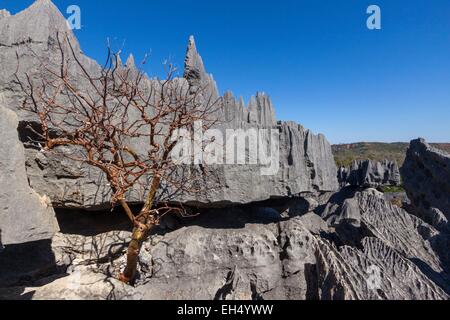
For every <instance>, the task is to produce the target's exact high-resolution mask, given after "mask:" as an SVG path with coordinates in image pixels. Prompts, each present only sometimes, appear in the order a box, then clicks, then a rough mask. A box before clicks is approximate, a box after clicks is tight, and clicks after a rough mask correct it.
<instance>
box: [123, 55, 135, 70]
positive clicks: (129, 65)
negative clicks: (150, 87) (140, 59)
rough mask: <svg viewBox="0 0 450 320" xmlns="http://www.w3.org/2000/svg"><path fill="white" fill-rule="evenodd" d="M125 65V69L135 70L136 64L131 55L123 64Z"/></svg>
mask: <svg viewBox="0 0 450 320" xmlns="http://www.w3.org/2000/svg"><path fill="white" fill-rule="evenodd" d="M125 65H126V66H127V68H130V69H134V68H136V62H135V61H134V56H133V54H132V53H131V54H130V55H129V56H128V59H127V61H126V62H125Z"/></svg>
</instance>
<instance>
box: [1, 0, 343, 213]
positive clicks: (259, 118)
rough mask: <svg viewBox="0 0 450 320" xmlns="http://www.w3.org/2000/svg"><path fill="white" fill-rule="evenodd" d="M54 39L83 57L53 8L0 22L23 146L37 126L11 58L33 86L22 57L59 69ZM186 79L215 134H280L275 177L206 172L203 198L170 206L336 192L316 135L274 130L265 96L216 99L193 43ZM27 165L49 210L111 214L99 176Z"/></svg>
mask: <svg viewBox="0 0 450 320" xmlns="http://www.w3.org/2000/svg"><path fill="white" fill-rule="evenodd" d="M57 32H59V33H60V34H62V33H63V32H67V34H68V37H69V39H70V41H71V43H73V46H74V48H75V51H76V52H78V51H79V52H81V49H80V46H79V44H78V42H77V40H76V38H75V36H74V35H73V33H72V32H71V31H70V30H68V29H67V26H66V21H65V19H64V17H63V16H62V15H61V13H60V12H59V11H58V9H57V8H56V7H55V6H54V5H53V3H52V2H51V1H36V2H35V3H34V4H33V5H32V6H31V7H30V8H28V9H26V10H24V11H22V12H20V13H18V14H16V15H12V16H8V17H5V18H2V19H1V20H0V44H2V45H3V46H2V50H1V51H0V67H1V68H2V73H1V75H0V91H3V92H5V100H6V101H7V105H8V107H9V108H11V109H12V110H14V111H16V112H17V113H18V115H19V119H20V123H21V125H20V129H19V131H20V135H21V137H22V138H24V139H26V137H27V135H28V134H29V132H28V131H27V127H28V125H33V124H34V123H35V122H36V119H33V118H32V117H31V116H30V115H29V114H27V113H24V112H22V111H21V110H19V108H18V106H19V103H20V97H21V92H20V89H19V88H18V86H17V84H15V82H14V78H13V74H14V72H15V70H16V68H17V59H16V51H17V52H18V54H19V58H20V70H27V71H28V72H29V73H32V74H33V75H34V77H37V78H38V77H39V70H38V69H37V67H36V66H35V65H37V63H36V61H34V60H33V58H32V57H30V55H29V54H27V50H29V49H28V47H31V48H32V49H33V51H35V52H36V53H37V54H39V55H42V57H43V59H48V60H49V61H50V60H52V59H53V61H58V59H59V55H60V54H59V52H58V44H57V39H56V34H57ZM80 59H82V62H83V63H84V64H86V66H87V68H88V70H89V71H90V72H91V73H93V74H95V72H96V70H99V68H100V66H99V65H98V64H97V63H96V62H94V61H92V60H91V59H89V58H88V57H85V56H84V55H82V54H80ZM125 66H126V67H127V68H135V66H134V58H133V57H130V58H129V59H128V60H127V62H126V64H125ZM122 67H124V66H122ZM184 77H185V79H176V81H188V82H189V83H190V84H191V85H192V86H193V87H195V86H201V87H205V88H206V89H207V90H205V93H204V95H205V97H204V98H205V99H214V98H218V99H219V102H220V105H221V108H220V110H219V112H218V116H219V117H220V120H221V122H222V124H221V125H220V126H219V129H221V130H224V131H225V130H226V129H244V130H246V129H250V128H265V129H274V130H277V131H278V132H280V140H281V141H280V146H279V149H280V157H279V163H278V165H279V167H280V170H279V171H278V173H276V174H274V175H272V176H262V175H261V174H260V170H261V167H262V166H260V165H226V166H215V167H214V166H211V167H210V168H209V170H210V171H211V172H209V175H208V176H211V177H213V178H211V179H209V178H208V179H205V180H207V181H205V186H207V187H206V188H205V189H207V191H205V192H204V193H203V194H195V195H177V198H174V199H173V201H176V202H182V203H186V204H190V205H195V206H210V207H215V206H221V207H222V206H225V205H232V204H245V203H250V202H254V201H262V200H267V199H270V198H279V197H290V196H293V195H297V194H300V193H315V192H329V191H335V190H337V189H338V183H337V179H336V174H335V172H336V166H335V163H334V159H333V155H332V151H331V146H330V144H329V143H328V141H327V140H326V138H325V137H324V136H323V135H314V134H313V133H312V132H310V131H309V130H306V129H304V128H303V127H302V126H300V125H298V124H295V123H277V121H276V118H275V109H274V107H273V105H272V102H271V101H270V98H269V97H268V96H267V95H265V94H262V93H258V94H257V95H256V97H253V98H251V100H250V102H249V105H248V106H245V105H244V103H243V101H242V100H236V99H235V98H234V97H233V95H232V94H231V93H227V94H225V95H224V97H219V93H218V89H217V85H216V83H215V81H214V79H213V77H212V76H211V75H210V74H208V73H207V72H206V69H205V66H204V63H203V60H202V58H201V57H200V55H199V53H198V50H197V46H196V44H195V41H194V38H193V37H191V38H190V39H189V43H188V49H187V53H186V61H185V72H184ZM75 78H77V77H76V72H75ZM80 78H82V77H80ZM77 79H78V78H77ZM77 81H78V80H77ZM79 81H80V83H79V85H80V87H81V88H84V87H86V86H85V84H84V83H83V81H82V79H80V80H79ZM149 81H151V80H149ZM136 149H142V150H143V152H144V151H145V146H144V145H139V148H136ZM26 157H27V161H26V164H27V173H28V177H29V180H30V185H31V186H32V187H33V189H34V190H36V191H37V192H38V193H40V194H45V195H47V196H48V197H49V198H50V199H51V200H52V203H53V205H54V206H55V207H58V208H82V209H91V210H97V209H104V208H109V207H110V203H109V200H110V192H109V188H108V186H107V182H106V180H105V179H104V177H103V174H102V173H101V172H99V171H98V170H97V169H95V168H90V167H86V166H83V165H80V164H79V163H74V162H73V161H69V160H68V159H64V158H61V157H56V156H52V157H49V156H48V155H45V154H42V153H40V152H38V150H34V149H32V148H27V149H26ZM275 161H277V160H275ZM143 196H144V193H143V192H142V190H139V191H138V192H135V193H131V194H130V195H129V201H130V202H133V203H140V202H141V201H142V199H143Z"/></svg>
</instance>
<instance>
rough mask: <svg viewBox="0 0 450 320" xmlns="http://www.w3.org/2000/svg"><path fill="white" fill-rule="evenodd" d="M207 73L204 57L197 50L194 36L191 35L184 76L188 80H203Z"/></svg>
mask: <svg viewBox="0 0 450 320" xmlns="http://www.w3.org/2000/svg"><path fill="white" fill-rule="evenodd" d="M205 74H206V71H205V66H204V64H203V60H202V57H201V56H200V55H199V53H198V51H197V46H196V44H195V39H194V36H190V37H189V42H188V47H187V52H186V59H185V61H184V77H185V78H186V79H187V80H194V81H195V80H201V78H202V77H204V76H205Z"/></svg>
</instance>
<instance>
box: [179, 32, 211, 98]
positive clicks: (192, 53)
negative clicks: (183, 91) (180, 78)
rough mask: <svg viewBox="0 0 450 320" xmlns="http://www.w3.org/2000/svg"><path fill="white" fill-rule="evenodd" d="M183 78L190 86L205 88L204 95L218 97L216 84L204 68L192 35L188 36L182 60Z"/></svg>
mask: <svg viewBox="0 0 450 320" xmlns="http://www.w3.org/2000/svg"><path fill="white" fill-rule="evenodd" d="M184 78H185V79H186V80H187V81H188V82H189V84H190V85H191V86H192V87H195V88H202V90H205V95H209V96H210V97H212V98H216V97H218V95H219V94H218V92H219V90H218V89H217V84H216V82H215V81H214V78H213V77H212V75H210V74H208V73H207V72H206V70H205V65H204V64H203V59H202V57H201V56H200V54H199V53H198V51H197V46H196V44H195V39H194V36H190V37H189V42H188V47H187V52H186V59H185V61H184Z"/></svg>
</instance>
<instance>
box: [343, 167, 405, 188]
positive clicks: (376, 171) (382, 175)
mask: <svg viewBox="0 0 450 320" xmlns="http://www.w3.org/2000/svg"><path fill="white" fill-rule="evenodd" d="M338 180H339V183H340V185H341V186H342V187H345V186H346V185H351V186H355V187H364V188H379V187H385V186H399V185H400V184H401V177H400V169H399V167H398V165H397V163H396V162H395V161H388V160H384V161H382V162H377V161H372V160H366V161H354V162H353V164H352V165H351V167H350V168H340V169H339V170H338Z"/></svg>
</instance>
